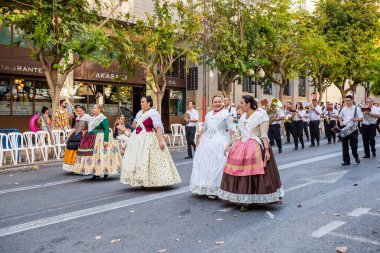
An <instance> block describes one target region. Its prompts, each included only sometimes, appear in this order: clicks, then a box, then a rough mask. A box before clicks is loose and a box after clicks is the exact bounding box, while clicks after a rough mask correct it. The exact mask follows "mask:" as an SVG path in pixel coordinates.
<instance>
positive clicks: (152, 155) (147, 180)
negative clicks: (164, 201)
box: [120, 109, 181, 187]
mask: <svg viewBox="0 0 380 253" xmlns="http://www.w3.org/2000/svg"><path fill="white" fill-rule="evenodd" d="M134 123H136V129H135V130H134V131H133V133H132V134H131V136H130V140H129V145H127V148H126V150H125V153H124V157H123V166H122V167H123V168H122V172H121V177H120V181H121V183H123V184H129V185H131V186H144V187H157V186H167V185H174V184H178V183H180V182H181V178H180V176H179V174H178V171H177V169H176V167H175V164H174V162H173V159H172V157H171V155H170V153H169V150H168V148H167V147H166V146H165V148H164V149H161V148H160V146H159V142H158V139H157V136H156V132H155V128H159V127H161V128H162V122H161V117H160V115H159V113H158V112H157V111H156V110H154V109H149V110H148V111H145V112H143V111H142V110H141V111H139V112H138V113H137V115H136V118H135V121H134Z"/></svg>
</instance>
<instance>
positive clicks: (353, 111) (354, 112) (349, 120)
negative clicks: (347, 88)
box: [339, 95, 363, 166]
mask: <svg viewBox="0 0 380 253" xmlns="http://www.w3.org/2000/svg"><path fill="white" fill-rule="evenodd" d="M345 104H346V105H345V107H343V108H342V110H341V111H340V113H339V120H340V121H341V123H340V124H341V127H342V131H343V129H344V130H345V131H347V129H348V128H350V129H352V130H353V131H352V132H351V131H349V132H350V134H348V135H347V136H345V137H342V151H343V163H342V166H346V165H350V154H349V146H351V151H352V155H353V157H354V159H355V161H356V163H360V159H359V155H358V135H359V133H358V132H359V131H358V129H357V126H358V122H361V121H363V114H362V111H361V110H360V109H358V107H357V106H354V104H353V97H352V96H351V95H347V96H346V98H345Z"/></svg>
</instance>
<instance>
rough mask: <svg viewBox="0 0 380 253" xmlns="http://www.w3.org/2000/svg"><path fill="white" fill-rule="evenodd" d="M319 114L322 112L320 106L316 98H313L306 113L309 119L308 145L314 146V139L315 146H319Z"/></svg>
mask: <svg viewBox="0 0 380 253" xmlns="http://www.w3.org/2000/svg"><path fill="white" fill-rule="evenodd" d="M321 114H322V108H321V107H320V106H319V105H318V102H317V100H316V99H313V100H312V105H311V107H310V110H309V113H308V115H307V117H309V120H310V121H309V128H310V139H311V144H310V147H315V141H316V142H317V146H319V140H320V132H319V124H320V122H321Z"/></svg>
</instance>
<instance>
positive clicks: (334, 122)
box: [325, 120, 336, 142]
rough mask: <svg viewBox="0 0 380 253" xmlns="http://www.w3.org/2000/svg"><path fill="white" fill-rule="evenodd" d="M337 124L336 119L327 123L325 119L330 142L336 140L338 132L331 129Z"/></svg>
mask: <svg viewBox="0 0 380 253" xmlns="http://www.w3.org/2000/svg"><path fill="white" fill-rule="evenodd" d="M335 126H336V121H335V120H331V121H330V124H327V122H326V121H325V132H326V136H327V141H328V142H331V139H333V140H334V141H335V139H336V133H335V132H333V131H331V129H333V128H334V127H335Z"/></svg>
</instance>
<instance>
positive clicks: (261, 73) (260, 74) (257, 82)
mask: <svg viewBox="0 0 380 253" xmlns="http://www.w3.org/2000/svg"><path fill="white" fill-rule="evenodd" d="M248 75H249V76H251V80H250V81H249V84H250V85H251V90H252V85H254V86H255V97H256V98H259V96H258V94H257V85H260V83H261V82H262V81H263V78H264V77H265V72H264V70H263V69H262V68H260V70H259V72H257V75H258V77H259V78H258V79H257V80H256V78H255V77H254V75H255V71H254V70H253V69H249V70H248Z"/></svg>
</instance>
